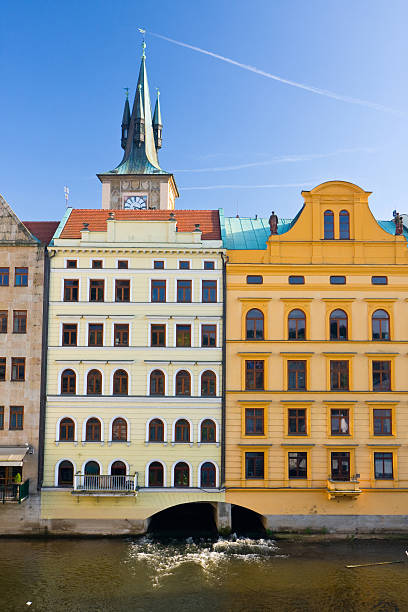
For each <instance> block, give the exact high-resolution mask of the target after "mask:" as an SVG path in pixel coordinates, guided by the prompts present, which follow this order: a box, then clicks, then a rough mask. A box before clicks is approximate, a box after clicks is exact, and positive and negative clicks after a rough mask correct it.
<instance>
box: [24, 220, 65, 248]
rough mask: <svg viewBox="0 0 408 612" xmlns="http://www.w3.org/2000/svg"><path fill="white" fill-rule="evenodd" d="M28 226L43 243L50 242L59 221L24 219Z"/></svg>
mask: <svg viewBox="0 0 408 612" xmlns="http://www.w3.org/2000/svg"><path fill="white" fill-rule="evenodd" d="M23 223H24V225H25V226H26V228H27V229H28V230H29V231H30V232H31V233H32V234H33V236H35V237H36V238H38V240H41V242H42V243H43V244H49V243H50V241H51V238H52V237H53V235H54V234H55V231H56V229H57V227H58V226H59V221H23Z"/></svg>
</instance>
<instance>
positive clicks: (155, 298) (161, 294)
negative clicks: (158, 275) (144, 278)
mask: <svg viewBox="0 0 408 612" xmlns="http://www.w3.org/2000/svg"><path fill="white" fill-rule="evenodd" d="M151 290H152V302H165V301H166V281H165V280H152V286H151Z"/></svg>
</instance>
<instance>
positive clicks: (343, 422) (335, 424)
mask: <svg viewBox="0 0 408 612" xmlns="http://www.w3.org/2000/svg"><path fill="white" fill-rule="evenodd" d="M330 427H331V435H332V436H349V435H350V411H349V409H348V408H333V409H332V410H330Z"/></svg>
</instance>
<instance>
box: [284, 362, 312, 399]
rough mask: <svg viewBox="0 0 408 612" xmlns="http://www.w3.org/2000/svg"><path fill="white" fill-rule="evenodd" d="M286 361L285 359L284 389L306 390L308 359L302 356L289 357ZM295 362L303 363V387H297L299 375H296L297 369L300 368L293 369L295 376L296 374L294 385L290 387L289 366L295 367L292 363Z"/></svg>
mask: <svg viewBox="0 0 408 612" xmlns="http://www.w3.org/2000/svg"><path fill="white" fill-rule="evenodd" d="M286 361H287V363H286V390H287V391H300V392H304V391H307V390H308V380H309V376H308V360H307V359H304V358H302V359H301V358H294V359H292V358H290V359H287V360H286ZM295 363H297V364H300V363H302V364H304V372H303V375H304V387H299V385H298V377H299V376H298V371H300V369H299V370H296V369H294V373H295V376H296V386H293V387H291V385H290V378H291V372H290V368H291V367H293V368H295V366H294V365H293V364H295Z"/></svg>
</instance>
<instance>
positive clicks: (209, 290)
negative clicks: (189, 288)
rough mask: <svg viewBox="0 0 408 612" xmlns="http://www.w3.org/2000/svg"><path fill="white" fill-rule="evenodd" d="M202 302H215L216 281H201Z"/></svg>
mask: <svg viewBox="0 0 408 612" xmlns="http://www.w3.org/2000/svg"><path fill="white" fill-rule="evenodd" d="M202 301H203V302H216V301H217V281H215V280H214V281H211V280H203V282H202Z"/></svg>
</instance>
